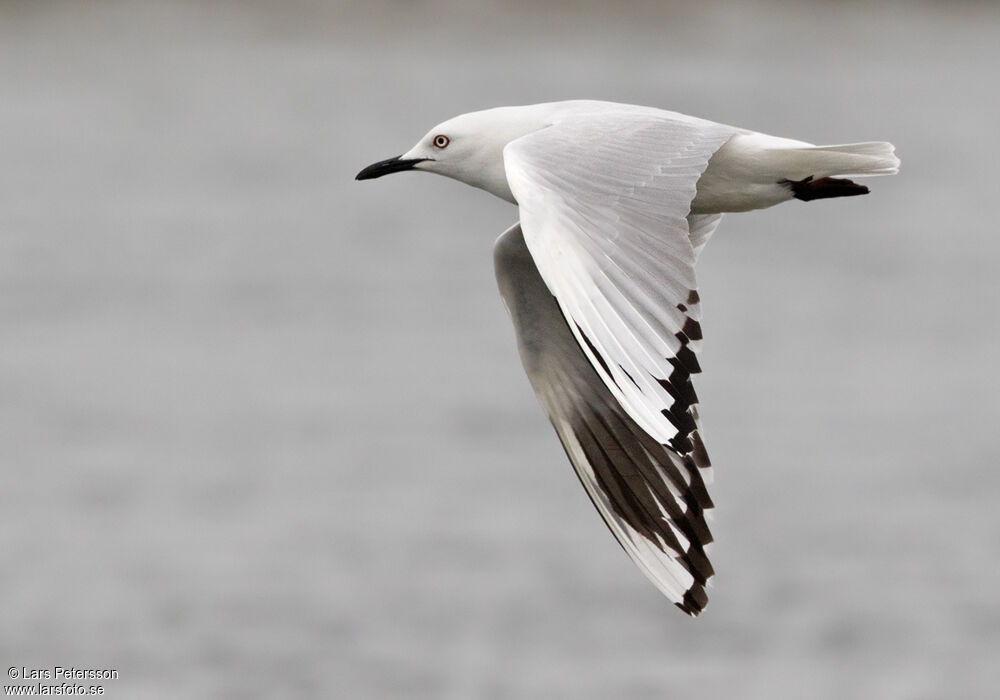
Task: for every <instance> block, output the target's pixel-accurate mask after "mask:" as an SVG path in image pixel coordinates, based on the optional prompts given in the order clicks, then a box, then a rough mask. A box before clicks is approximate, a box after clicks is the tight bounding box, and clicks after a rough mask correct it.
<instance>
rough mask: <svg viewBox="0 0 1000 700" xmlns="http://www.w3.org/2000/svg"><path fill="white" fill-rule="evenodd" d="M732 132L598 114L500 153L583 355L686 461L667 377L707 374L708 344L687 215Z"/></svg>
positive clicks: (544, 272)
mask: <svg viewBox="0 0 1000 700" xmlns="http://www.w3.org/2000/svg"><path fill="white" fill-rule="evenodd" d="M735 132H736V130H735V129H733V128H732V127H728V126H723V125H720V124H715V123H713V122H706V121H703V120H698V119H693V118H691V117H685V116H683V115H676V114H674V113H672V112H663V111H660V110H644V111H639V112H635V111H622V112H617V111H615V112H610V113H609V112H607V111H602V112H596V113H593V114H584V115H572V116H568V117H566V118H565V119H564V120H562V121H557V122H556V123H554V124H552V125H551V126H549V127H547V128H545V129H542V130H540V131H537V132H535V133H533V134H530V135H528V136H525V137H522V138H520V139H516V140H515V141H512V142H511V143H510V144H508V145H507V147H506V148H505V150H504V163H505V167H506V172H507V180H508V182H509V184H510V188H511V192H512V193H513V194H514V197H515V198H516V200H517V202H518V205H519V208H520V217H521V226H522V227H523V232H524V239H525V243H526V244H527V246H528V250H530V251H531V255H532V257H533V258H534V259H535V263H536V265H537V266H538V271H539V273H540V274H541V276H542V279H543V280H545V283H546V285H547V286H548V288H549V290H550V291H551V292H552V293H553V294H554V295H555V297H556V299H557V300H558V302H559V306H560V308H561V309H562V311H563V315H564V316H565V317H566V319H567V321H568V322H569V325H570V329H571V330H572V331H573V334H574V336H575V337H576V338H577V341H578V342H579V343H580V345H581V347H582V348H583V350H584V353H585V354H586V355H587V357H588V359H590V361H591V363H592V364H593V365H594V368H595V370H596V371H597V372H598V374H599V375H600V376H601V378H602V379H603V380H604V382H605V383H606V384H607V386H608V389H609V390H610V391H611V393H612V394H613V395H614V396H615V397H616V398H617V399H618V400H619V402H620V403H621V404H622V406H623V408H624V409H625V410H626V411H627V412H628V414H629V415H630V416H631V417H632V419H633V420H635V422H636V423H637V424H638V425H639V426H640V427H642V428H643V429H644V430H645V431H646V432H648V433H649V434H650V435H651V436H652V437H653V438H655V439H656V440H657V441H658V442H660V443H663V444H671V441H675V444H674V445H673V446H674V447H675V448H677V449H679V450H680V451H682V452H683V451H684V450H683V449H682V448H683V446H684V441H683V436H684V435H685V434H686V433H687V432H688V427H689V426H688V423H689V421H688V420H687V419H686V418H685V417H684V415H683V411H680V410H679V409H681V408H682V405H678V401H679V400H680V397H679V396H678V395H677V390H676V389H677V388H676V387H674V386H673V385H672V382H671V380H670V377H671V375H672V374H673V373H674V372H675V371H677V372H681V373H685V374H692V373H696V372H698V371H700V367H699V365H698V361H697V359H696V357H695V353H696V352H697V350H698V340H699V339H700V336H701V333H700V328H699V326H698V321H699V320H700V315H701V310H700V306H699V300H698V295H697V291H696V290H697V282H696V279H695V274H694V263H695V249H694V246H693V245H692V241H691V230H690V228H689V223H688V218H687V217H688V212H689V210H690V206H691V200H692V199H693V198H694V195H695V187H696V183H697V181H698V178H699V177H700V176H701V173H702V172H703V171H704V170H705V167H706V166H707V164H708V159H709V158H710V157H711V156H712V154H713V153H714V152H715V151H716V150H718V148H719V147H720V146H721V145H722V144H723V143H725V141H726V140H727V139H728V138H729V137H731V136H732V135H733V134H734V133H735ZM692 218H694V217H692ZM697 223H698V224H699V225H698V226H697V227H696V228H697V229H699V230H702V229H704V230H710V229H711V228H712V226H711V225H709V224H713V223H717V220H716V221H714V222H713V221H711V220H708V219H698V221H697ZM702 237H704V236H702ZM701 242H702V241H699V247H700V243H701ZM681 403H682V404H683V401H682V402H681ZM675 406H676V409H677V410H675V409H672V407H675Z"/></svg>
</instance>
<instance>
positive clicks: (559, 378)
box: [494, 225, 713, 615]
mask: <svg viewBox="0 0 1000 700" xmlns="http://www.w3.org/2000/svg"><path fill="white" fill-rule="evenodd" d="M494 255H495V261H496V271H497V281H498V283H499V286H500V291H501V295H502V297H503V299H504V304H505V305H506V307H507V309H508V311H509V312H510V315H511V319H512V320H513V322H514V328H515V331H516V334H517V339H518V349H519V351H520V353H521V359H522V362H523V364H524V368H525V371H526V373H527V375H528V378H529V379H530V381H531V384H532V387H533V388H534V389H535V393H536V394H537V395H538V397H539V400H540V402H541V404H542V406H543V407H544V408H545V410H546V412H547V413H548V415H549V418H550V419H551V421H552V424H553V426H554V427H555V429H556V432H557V434H558V435H559V439H560V441H561V442H562V444H563V447H564V448H565V450H566V454H567V455H568V456H569V458H570V461H571V462H572V464H573V467H574V469H575V470H576V473H577V476H578V477H579V478H580V481H581V483H582V484H583V486H584V488H585V490H586V491H587V494H588V495H589V496H590V499H591V501H592V502H593V503H594V505H595V506H596V507H597V510H598V511H599V512H600V514H601V516H602V518H603V519H604V521H605V523H607V525H608V527H609V528H610V529H611V531H612V533H613V534H614V535H615V537H616V538H617V539H618V541H619V543H620V544H621V546H622V548H623V549H624V550H625V551H626V553H628V555H629V556H630V557H631V558H632V560H633V561H635V563H636V564H637V565H638V566H639V568H640V569H641V570H642V571H643V573H645V575H646V576H647V577H648V578H649V579H650V580H651V581H652V582H653V583H654V584H655V585H656V586H657V587H658V588H659V589H660V590H661V591H662V592H663V593H664V594H665V595H666V596H667V597H668V598H670V599H671V600H672V601H674V602H675V603H676V604H677V605H678V607H680V608H681V609H682V610H684V611H685V612H687V613H689V614H691V615H696V614H698V612H700V611H701V609H702V608H703V607H704V606H705V604H706V603H707V601H708V597H707V595H706V594H705V586H706V584H707V581H708V579H709V578H711V576H712V574H713V570H712V565H711V563H710V562H709V560H708V556H707V554H706V552H705V546H706V545H707V544H708V543H709V542H711V541H712V536H711V533H710V531H709V528H708V524H707V522H706V510H708V509H710V508H711V507H712V501H711V498H710V497H709V495H708V490H707V488H706V486H705V481H704V474H705V468H706V467H707V466H708V456H707V454H705V453H704V450H703V449H701V450H700V451H699V450H698V449H695V446H696V445H701V438H700V436H699V434H698V429H697V428H696V427H695V428H694V429H693V430H692V431H691V432H690V433H689V435H688V439H689V441H690V442H691V445H692V447H691V449H689V450H688V452H687V453H686V454H682V453H681V452H678V451H677V450H675V449H673V448H671V447H669V446H665V445H662V444H660V443H658V442H656V441H655V440H654V439H653V438H651V437H650V436H649V435H648V434H647V433H646V432H645V431H644V430H643V429H642V428H641V427H640V426H639V425H638V424H637V423H636V422H635V421H634V420H633V419H632V418H631V417H630V416H629V414H628V412H626V411H625V410H624V409H623V408H622V406H621V404H620V403H619V402H618V400H617V399H616V398H615V397H614V396H613V395H612V394H611V392H610V391H609V390H608V388H607V386H606V385H605V382H604V381H603V380H602V378H601V377H600V376H599V374H598V370H597V369H596V368H595V367H594V365H593V364H592V361H591V359H590V358H588V356H587V355H586V354H585V352H584V348H583V347H581V345H580V344H578V341H577V339H576V337H575V336H574V333H573V332H572V331H571V328H570V325H569V323H568V322H567V319H566V317H565V316H564V315H563V312H562V310H561V309H560V307H559V304H558V303H557V301H556V299H555V298H554V297H553V296H552V294H551V293H550V291H549V289H548V287H547V286H546V285H545V282H544V281H543V280H542V278H541V276H540V275H539V273H538V269H537V267H536V265H535V262H534V260H533V259H532V256H531V254H530V253H529V252H528V249H527V247H526V245H525V242H524V238H523V236H522V233H521V229H520V226H519V225H515V226H514V227H513V228H511V229H510V230H509V231H507V232H505V233H504V234H503V235H502V236H500V238H499V239H497V244H496V246H495V254H494ZM583 337H584V340H585V341H586V339H587V338H588V336H587V335H584V336H583ZM598 358H600V356H598ZM602 371H605V372H606V371H608V370H607V368H606V369H604V370H602ZM682 380H684V381H686V380H687V375H686V374H683V373H681V374H679V375H678V376H675V377H674V380H673V381H674V382H675V383H677V385H678V386H683V381H682ZM675 393H677V394H678V395H681V396H686V397H687V398H685V399H683V400H682V403H683V405H685V406H687V407H688V410H686V411H683V413H684V415H685V416H688V417H689V420H693V421H694V422H697V415H696V413H694V414H693V413H692V412H693V411H694V406H693V404H692V403H687V399H688V398H693V397H694V394H693V391H688V393H687V394H684V393H683V392H682V391H679V390H675Z"/></svg>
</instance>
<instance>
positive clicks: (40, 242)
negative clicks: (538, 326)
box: [0, 0, 1000, 700]
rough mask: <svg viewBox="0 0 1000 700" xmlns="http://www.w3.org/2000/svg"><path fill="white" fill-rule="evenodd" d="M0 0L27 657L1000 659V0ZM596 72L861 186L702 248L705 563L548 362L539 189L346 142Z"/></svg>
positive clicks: (9, 540) (12, 577) (17, 525)
mask: <svg viewBox="0 0 1000 700" xmlns="http://www.w3.org/2000/svg"><path fill="white" fill-rule="evenodd" d="M526 5H527V3H521V2H513V0H511V1H510V2H507V1H502V0H495V1H493V2H487V1H482V2H469V1H464V2H459V1H458V0H452V1H447V0H435V1H427V2H371V1H368V2H360V1H358V2H347V1H345V2H339V3H337V2H331V3H320V2H303V1H301V0H295V1H293V2H288V1H283V2H242V3H235V2H232V3H229V2H213V3H202V2H165V1H163V2H155V1H143V2H118V1H113V0H108V1H105V2H84V1H81V0H76V1H66V2H55V1H46V2H39V1H37V0H31V1H28V0H23V1H12V0H4V1H2V2H0V134H2V136H0V333H2V342H0V390H2V399H0V458H2V470H0V545H2V552H3V563H2V566H0V663H3V664H4V668H6V667H7V666H12V665H16V666H21V665H26V666H29V667H30V666H37V667H51V666H54V665H63V666H67V665H75V666H82V667H87V666H92V667H113V668H118V669H119V671H120V679H119V680H116V681H108V682H107V683H106V687H107V693H108V696H109V697H122V698H126V697H127V698H140V697H141V698H168V697H183V698H193V697H205V698H284V697H288V698H292V697H295V698H301V697H317V698H319V697H330V698H376V699H380V698H418V699H422V698H446V699H455V700H465V699H468V698H490V699H497V700H500V699H506V698H575V699H578V700H582V699H585V698H624V699H632V698H654V697H656V698H666V697H698V698H726V699H729V698H768V699H771V698H819V699H827V698H829V699H831V700H832V699H834V698H836V699H838V700H839V699H842V698H890V699H895V698H899V699H904V698H906V699H913V698H916V699H936V698H947V699H948V700H956V699H963V698H993V697H996V687H995V686H996V683H995V681H996V679H997V670H996V663H997V658H998V656H1000V605H998V602H997V590H998V588H1000V567H998V564H997V562H998V557H1000V514H998V510H997V501H998V496H1000V471H998V469H997V467H998V461H1000V459H998V458H1000V448H998V445H997V421H998V419H1000V402H998V398H997V396H998V391H1000V372H998V371H997V367H996V362H997V350H998V347H997V346H998V341H1000V318H998V310H997V297H998V294H997V292H998V289H997V278H998V273H1000V241H998V238H997V233H996V226H995V224H993V223H992V218H993V217H992V214H993V209H994V205H995V203H996V198H997V183H996V174H995V173H996V162H997V157H998V153H997V146H998V143H1000V139H998V138H997V132H996V130H997V124H998V117H1000V109H998V107H1000V97H998V91H997V83H996V67H997V65H998V64H1000V43H998V41H997V37H998V36H1000V8H998V6H997V5H996V4H993V3H985V2H984V3H972V2H947V3H945V2H941V3H921V2H905V3H904V2H884V3H878V4H875V3H853V2H838V3H821V2H807V3H797V4H793V3H779V2H748V3H739V4H736V3H722V2H698V3H696V2H668V3H654V2H648V3H641V2H640V3H631V2H625V3H610V2H583V3H569V2H556V1H548V2H539V3H535V4H534V5H532V6H531V7H526ZM576 97H591V98H600V99H610V100H618V101H624V102H635V103H640V104H648V105H654V106H661V107H665V108H669V109H675V110H678V111H682V112H687V113H691V114H695V115H698V116H703V117H707V118H711V119H714V120H717V121H722V122H727V123H733V124H737V125H740V126H745V127H749V128H753V129H758V130H761V131H765V132H769V133H774V134H778V135H783V136H789V137H795V138H800V139H804V140H809V141H813V142H819V143H839V142H848V141H860V140H872V139H886V140H891V141H893V142H895V144H896V145H897V148H898V153H899V154H900V156H901V158H902V160H903V170H902V173H901V174H900V175H899V176H898V177H895V178H880V179H873V180H870V181H868V183H867V184H869V185H871V187H872V190H873V192H872V194H871V195H870V196H869V197H864V198H857V199H851V200H836V201H829V202H816V203H813V204H809V205H805V204H802V203H799V202H793V203H791V204H788V205H784V206H782V207H779V208H776V209H772V210H769V211H765V212H758V213H752V214H746V215H737V216H730V217H729V218H728V220H727V221H725V222H724V224H723V226H722V227H721V229H720V231H719V233H718V234H717V235H716V237H715V239H714V240H713V241H712V243H711V244H710V245H709V247H708V249H707V251H706V253H705V254H704V255H703V257H702V261H701V265H700V279H701V284H702V298H703V301H704V309H705V314H706V315H705V322H704V328H705V334H706V343H705V352H704V354H703V362H702V364H703V366H704V367H705V370H706V371H705V373H704V374H703V375H702V376H701V377H699V379H698V383H697V386H698V392H699V394H700V396H701V398H702V402H703V403H702V416H703V419H704V422H705V424H706V428H707V433H708V446H709V450H710V452H711V454H712V457H713V461H714V462H715V465H716V476H717V479H716V484H715V486H714V489H713V495H714V497H715V501H716V504H717V506H718V507H717V510H716V515H715V521H714V528H713V529H714V533H715V536H716V539H717V543H716V545H714V550H713V559H714V561H715V564H716V568H717V570H718V576H717V578H716V581H715V586H714V589H713V590H712V592H711V596H712V602H711V604H710V605H709V607H708V609H707V611H706V612H705V613H704V614H703V616H702V617H701V618H699V619H697V620H692V619H688V618H685V617H684V616H683V615H681V614H680V613H679V612H678V611H677V610H676V609H674V607H673V606H672V605H670V604H669V603H668V602H667V601H666V600H665V599H664V598H663V597H661V596H660V595H659V594H658V593H657V592H656V591H655V589H654V588H653V587H652V586H651V585H649V584H648V583H647V582H646V581H645V579H644V578H643V577H642V576H641V574H640V573H639V572H638V570H637V569H635V567H634V566H633V565H632V564H631V563H630V562H629V561H628V559H627V558H626V556H625V555H624V554H623V553H622V552H621V550H620V549H619V547H618V546H617V545H616V544H615V542H614V540H613V539H612V537H611V536H610V534H608V533H607V532H606V531H605V528H604V525H603V524H602V522H601V520H600V518H599V517H598V516H597V514H596V513H595V512H593V509H592V506H591V505H590V503H589V501H588V500H587V497H586V495H585V494H584V492H583V490H582V489H581V488H580V486H579V484H578V483H577V480H576V478H575V477H574V475H573V473H572V470H571V468H570V466H569V464H568V462H567V460H566V459H565V457H564V456H563V454H562V451H561V448H560V447H559V445H558V443H557V440H556V438H555V435H554V434H553V433H552V431H551V429H550V427H549V425H548V423H547V421H546V420H545V418H544V417H543V415H542V413H541V411H540V409H539V408H538V407H537V406H536V404H535V400H534V397H533V396H532V394H531V392H530V389H529V386H528V382H527V380H526V379H525V378H524V376H523V374H522V371H521V368H520V365H519V361H518V358H517V353H516V350H515V346H514V341H513V337H512V332H511V329H510V327H509V323H508V320H507V319H506V317H505V314H504V311H503V308H502V306H501V303H500V301H499V298H498V295H497V293H496V290H495V282H494V279H493V270H492V259H491V247H492V243H493V239H494V238H495V237H496V235H497V234H498V233H499V232H500V231H502V230H503V229H504V228H505V227H507V226H508V225H509V224H510V223H512V222H513V221H514V220H515V217H516V210H515V209H514V208H513V207H511V206H510V205H507V204H505V203H503V202H501V201H499V200H495V199H492V198H491V197H490V196H489V195H487V194H485V193H482V192H479V191H477V190H472V189H469V188H467V187H465V186H463V185H460V184H458V183H455V182H451V181H447V180H444V179H441V178H432V177H428V176H418V175H400V176H396V177H393V178H388V179H386V180H380V181H378V182H375V183H372V182H365V183H356V182H354V181H353V177H354V174H355V173H356V172H357V171H358V170H359V169H360V168H361V167H362V166H364V165H367V164H368V163H370V162H372V161H375V160H378V159H381V158H384V157H388V156H391V155H395V154H397V153H400V152H402V151H404V150H406V149H408V148H409V147H410V145H412V143H414V142H415V141H416V140H417V139H418V138H419V137H420V136H421V135H423V134H424V133H425V131H426V130H427V129H429V128H430V127H431V126H433V125H434V124H436V123H437V122H439V121H442V120H444V119H446V118H449V117H451V116H454V115H455V114H458V113H461V112H465V111H470V110H473V109H479V108H484V107H490V106H496V105H501V104H518V103H531V102H541V101H550V100H558V99H567V98H576Z"/></svg>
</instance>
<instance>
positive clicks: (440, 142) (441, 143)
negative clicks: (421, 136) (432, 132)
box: [432, 134, 451, 148]
mask: <svg viewBox="0 0 1000 700" xmlns="http://www.w3.org/2000/svg"><path fill="white" fill-rule="evenodd" d="M432 143H433V144H434V148H445V147H447V145H448V144H449V143H451V139H450V138H448V137H447V136H445V135H444V134H438V135H437V136H435V137H434V140H433V141H432Z"/></svg>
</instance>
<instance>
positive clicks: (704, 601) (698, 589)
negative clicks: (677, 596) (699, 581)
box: [674, 585, 708, 617]
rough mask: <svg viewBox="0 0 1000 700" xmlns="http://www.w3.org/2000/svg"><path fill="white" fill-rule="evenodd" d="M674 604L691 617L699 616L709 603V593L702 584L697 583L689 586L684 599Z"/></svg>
mask: <svg viewBox="0 0 1000 700" xmlns="http://www.w3.org/2000/svg"><path fill="white" fill-rule="evenodd" d="M674 605H676V606H677V607H678V608H680V609H681V610H683V611H684V612H685V613H687V614H688V615H690V616H691V617H698V615H699V613H701V611H702V610H704V609H705V606H706V605H708V594H707V593H705V589H704V588H703V587H702V586H700V585H696V586H693V587H691V588H689V589H688V590H687V592H686V593H685V594H684V598H683V600H681V602H679V603H674Z"/></svg>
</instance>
